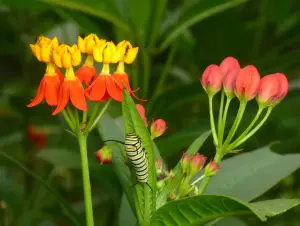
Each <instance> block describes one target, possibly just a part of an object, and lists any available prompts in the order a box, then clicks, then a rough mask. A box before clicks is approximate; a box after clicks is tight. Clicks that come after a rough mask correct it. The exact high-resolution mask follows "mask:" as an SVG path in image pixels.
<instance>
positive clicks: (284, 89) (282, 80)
mask: <svg viewBox="0 0 300 226" xmlns="http://www.w3.org/2000/svg"><path fill="white" fill-rule="evenodd" d="M276 77H277V78H278V80H279V84H280V91H279V92H278V100H279V101H281V100H283V98H285V97H286V95H287V93H288V90H289V82H288V80H287V78H286V76H285V75H284V74H282V73H276Z"/></svg>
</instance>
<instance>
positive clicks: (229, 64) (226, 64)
mask: <svg viewBox="0 0 300 226" xmlns="http://www.w3.org/2000/svg"><path fill="white" fill-rule="evenodd" d="M220 69H221V71H222V73H223V78H225V76H226V75H227V74H228V73H230V72H231V71H232V70H235V69H240V64H239V62H238V60H237V59H235V58H234V57H231V56H229V57H226V58H225V59H224V60H223V61H222V62H221V64H220Z"/></svg>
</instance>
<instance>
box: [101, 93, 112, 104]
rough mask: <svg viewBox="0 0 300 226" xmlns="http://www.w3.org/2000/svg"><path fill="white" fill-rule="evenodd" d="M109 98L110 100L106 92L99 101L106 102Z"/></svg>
mask: <svg viewBox="0 0 300 226" xmlns="http://www.w3.org/2000/svg"><path fill="white" fill-rule="evenodd" d="M109 98H110V95H109V94H108V92H107V91H106V92H105V94H104V96H103V97H102V98H101V100H100V101H101V102H103V101H107V100H108V99H109Z"/></svg>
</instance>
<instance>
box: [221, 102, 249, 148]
mask: <svg viewBox="0 0 300 226" xmlns="http://www.w3.org/2000/svg"><path fill="white" fill-rule="evenodd" d="M246 106H247V101H244V100H241V102H240V107H239V110H238V113H237V116H236V118H235V120H234V123H233V125H232V127H231V129H230V131H229V134H228V136H227V138H226V140H225V142H224V147H226V146H227V145H228V144H229V143H230V141H231V139H232V138H233V136H234V134H235V132H236V131H237V129H238V127H239V125H240V123H241V121H242V118H243V115H244V112H245V109H246Z"/></svg>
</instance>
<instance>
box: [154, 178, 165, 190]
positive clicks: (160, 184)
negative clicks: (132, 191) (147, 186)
mask: <svg viewBox="0 0 300 226" xmlns="http://www.w3.org/2000/svg"><path fill="white" fill-rule="evenodd" d="M165 185H166V183H165V181H164V180H160V181H157V182H156V187H157V188H158V190H161V189H163V188H164V187H165Z"/></svg>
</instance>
